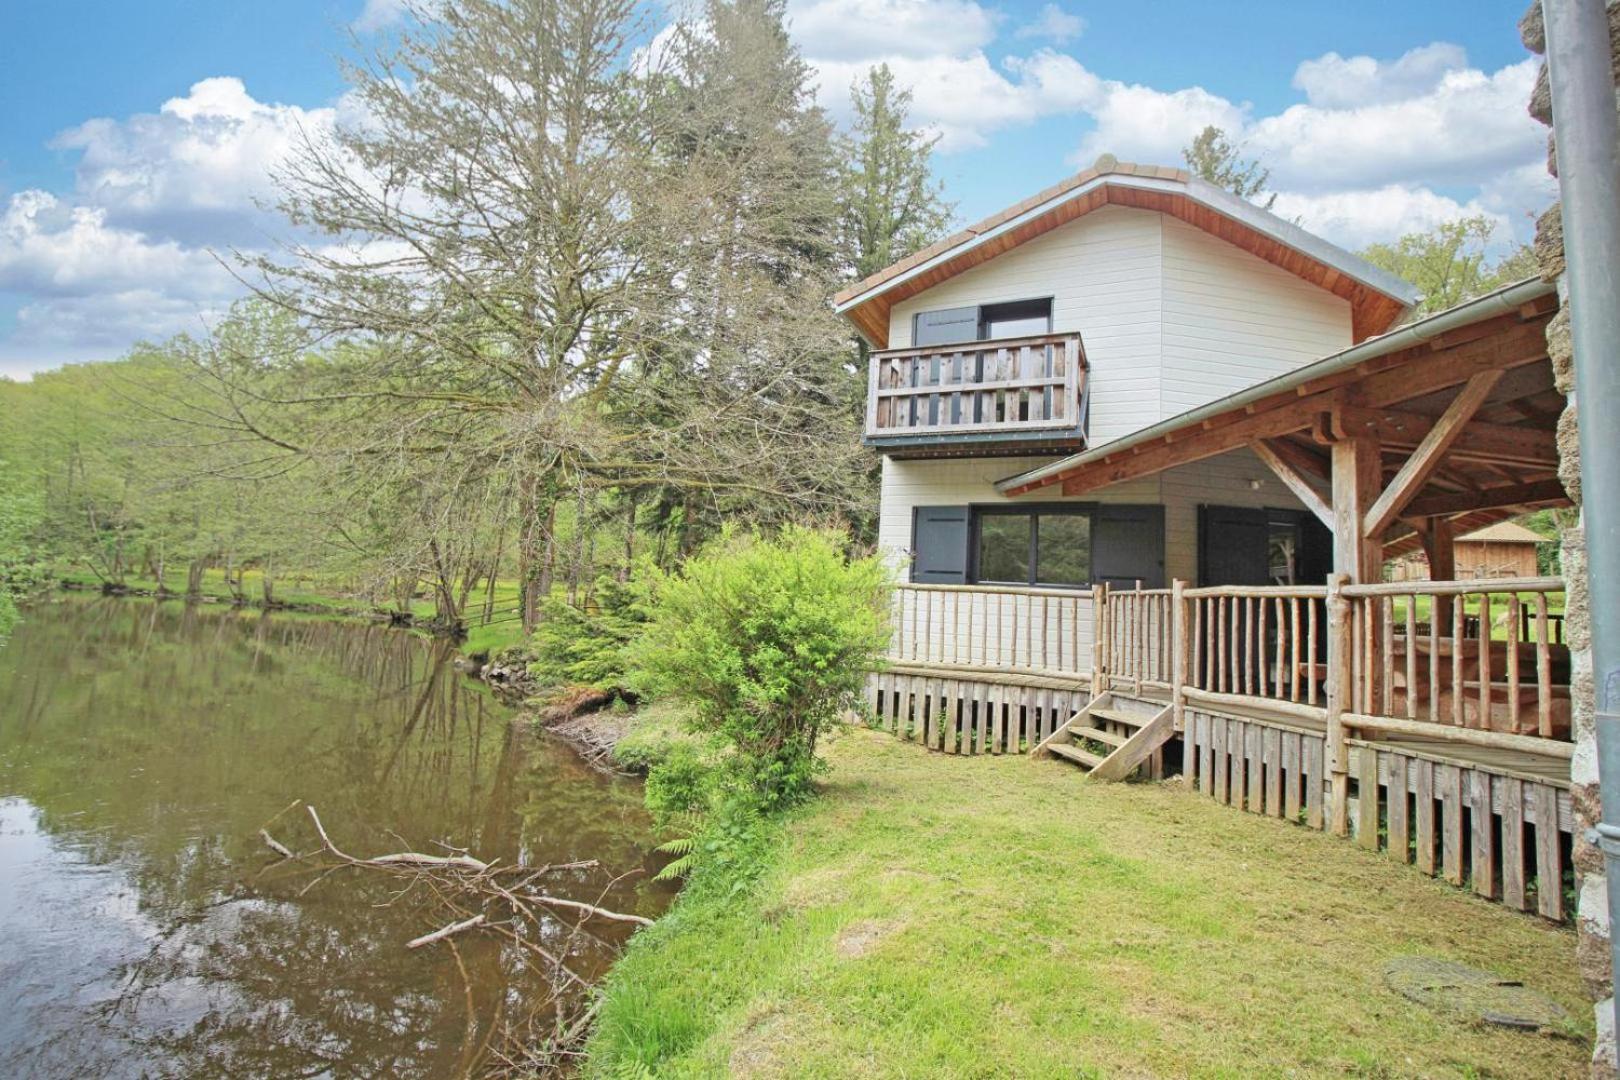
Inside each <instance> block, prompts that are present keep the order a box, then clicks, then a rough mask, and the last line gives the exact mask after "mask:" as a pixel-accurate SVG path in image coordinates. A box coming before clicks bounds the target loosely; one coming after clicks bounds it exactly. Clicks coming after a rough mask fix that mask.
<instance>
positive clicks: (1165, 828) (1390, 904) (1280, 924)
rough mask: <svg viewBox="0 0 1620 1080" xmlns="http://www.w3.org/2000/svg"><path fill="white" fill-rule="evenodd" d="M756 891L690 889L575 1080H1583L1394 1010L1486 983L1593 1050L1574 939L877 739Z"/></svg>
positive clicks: (1192, 804) (637, 959) (1079, 783)
mask: <svg viewBox="0 0 1620 1080" xmlns="http://www.w3.org/2000/svg"><path fill="white" fill-rule="evenodd" d="M827 756H828V757H829V759H830V760H831V762H832V765H833V771H832V773H831V774H830V776H829V778H828V782H827V785H826V790H825V792H824V793H823V795H822V797H821V798H820V799H818V800H817V801H816V803H815V804H814V805H812V806H810V807H808V808H806V809H804V810H802V811H800V812H798V813H797V814H796V815H795V816H794V817H793V819H792V820H791V821H790V822H789V823H788V825H787V827H786V828H785V829H784V830H783V831H782V832H781V834H780V836H779V837H778V838H777V839H776V840H775V841H774V842H773V848H772V853H771V856H770V858H769V859H768V863H767V868H766V870H765V872H764V874H763V876H762V877H761V878H760V879H759V880H758V882H757V883H756V884H754V885H752V886H746V887H739V888H738V889H737V890H736V891H735V892H730V891H728V890H726V889H724V888H716V887H713V886H712V885H711V887H708V888H697V887H694V888H693V889H692V890H690V891H689V893H688V894H687V895H684V896H683V897H682V898H681V900H680V901H679V902H678V903H677V905H676V907H675V909H674V910H673V911H672V912H671V913H670V914H669V915H668V916H666V917H665V918H664V919H663V920H661V921H660V922H659V923H658V925H657V926H655V927H653V928H652V929H650V930H647V931H645V932H643V933H642V934H640V935H639V936H638V937H637V939H636V940H635V942H634V944H633V945H632V947H631V949H630V951H629V953H628V954H627V955H626V957H625V959H624V960H623V961H622V962H621V963H620V964H619V966H618V967H617V968H616V969H615V971H614V973H613V975H612V977H611V980H610V982H609V985H608V987H607V989H606V992H605V1000H604V1002H603V1008H602V1012H601V1016H600V1025H599V1027H598V1030H597V1033H596V1036H595V1038H594V1040H593V1042H592V1044H591V1053H592V1056H591V1058H590V1062H589V1065H588V1067H587V1070H586V1072H587V1074H590V1075H600V1076H610V1077H612V1076H659V1077H666V1076H668V1077H684V1076H693V1077H697V1076H702V1077H708V1076H724V1075H735V1076H754V1077H794V1078H799V1077H850V1076H862V1077H869V1076H872V1077H880V1076H894V1077H921V1076H930V1077H931V1076H963V1077H966V1076H974V1077H990V1076H998V1077H999V1076H1005V1077H1043V1076H1054V1077H1056V1076H1063V1077H1093V1076H1096V1077H1102V1076H1125V1077H1142V1076H1218V1077H1252V1076H1297V1075H1312V1076H1314V1075H1353V1076H1466V1077H1486V1076H1495V1077H1559V1076H1571V1077H1573V1076H1585V1075H1586V1069H1587V1061H1588V1056H1589V1052H1590V1051H1589V1047H1588V1046H1587V1044H1586V1043H1584V1042H1582V1041H1580V1040H1578V1039H1571V1038H1555V1037H1550V1036H1540V1035H1525V1034H1520V1033H1513V1032H1508V1031H1505V1030H1501V1029H1492V1028H1484V1027H1476V1026H1471V1025H1468V1024H1465V1023H1461V1022H1458V1021H1455V1020H1451V1019H1448V1018H1446V1017H1443V1016H1440V1015H1437V1014H1435V1013H1433V1012H1430V1011H1429V1010H1427V1009H1425V1008H1424V1007H1422V1006H1419V1005H1417V1004H1415V1003H1412V1002H1409V1001H1407V1000H1406V999H1404V998H1401V997H1399V996H1397V995H1396V994H1394V993H1393V992H1392V991H1390V990H1388V989H1387V988H1386V987H1385V986H1384V983H1383V979H1382V969H1383V966H1384V964H1385V963H1386V962H1387V961H1388V960H1389V959H1391V958H1393V957H1397V956H1402V955H1407V954H1422V955H1430V956H1435V957H1440V958H1445V959H1451V960H1457V961H1461V962H1463V963H1467V964H1471V965H1475V966H1479V967H1484V968H1487V969H1489V970H1491V971H1494V972H1497V973H1499V974H1501V975H1504V976H1508V977H1511V978H1515V979H1520V980H1522V981H1523V982H1524V983H1526V984H1527V985H1528V986H1531V987H1533V988H1536V989H1539V990H1542V991H1544V992H1546V993H1548V994H1551V995H1552V996H1553V997H1554V998H1556V999H1557V1000H1558V1001H1559V1002H1561V1003H1562V1004H1563V1005H1564V1006H1565V1007H1566V1008H1567V1009H1569V1010H1570V1012H1571V1013H1572V1014H1573V1015H1574V1017H1575V1018H1576V1023H1577V1025H1578V1027H1579V1031H1580V1032H1581V1033H1583V1034H1585V1035H1588V1036H1589V1035H1590V1025H1591V1016H1592V1011H1591V1008H1590V1006H1589V1005H1588V1004H1587V1003H1586V1002H1585V1000H1584V999H1583V997H1582V994H1581V990H1580V986H1579V981H1578V978H1577V976H1576V972H1575V964H1574V948H1575V940H1574V935H1573V933H1572V932H1570V931H1568V930H1565V929H1560V928H1557V927H1554V926H1552V925H1549V924H1547V923H1545V922H1541V921H1538V920H1536V919H1534V918H1529V917H1526V916H1524V915H1519V914H1514V913H1510V912H1508V911H1506V910H1504V909H1502V908H1500V907H1498V906H1496V905H1493V904H1490V903H1487V902H1485V901H1481V900H1476V899H1474V898H1472V897H1470V896H1469V895H1467V894H1465V893H1463V892H1461V891H1458V890H1456V889H1453V888H1451V887H1449V886H1447V885H1444V884H1441V883H1439V882H1436V881H1433V880H1431V879H1429V878H1426V877H1424V876H1422V875H1420V874H1418V873H1417V872H1415V871H1413V870H1411V869H1409V868H1405V867H1400V866H1397V865H1395V864H1393V863H1392V862H1390V861H1389V859H1388V858H1387V857H1384V856H1381V855H1374V854H1370V853H1368V852H1364V851H1362V850H1360V849H1358V848H1356V847H1354V846H1352V845H1351V844H1349V843H1347V842H1345V841H1343V840H1340V839H1337V838H1335V837H1332V836H1325V835H1322V834H1320V833H1312V832H1308V831H1307V830H1305V829H1302V828H1299V827H1297V826H1290V825H1285V824H1283V823H1281V822H1277V821H1273V820H1270V819H1265V818H1260V817H1254V816H1250V815H1248V814H1243V813H1238V812H1235V811H1233V810H1231V809H1228V808H1223V807H1218V806H1216V804H1215V803H1214V802H1212V801H1210V800H1207V799H1202V798H1199V797H1197V796H1195V795H1192V794H1188V793H1186V792H1183V791H1182V790H1180V788H1179V785H1177V784H1175V783H1171V784H1162V785H1161V784H1102V783H1096V784H1093V783H1088V782H1086V781H1084V780H1083V779H1082V778H1081V774H1080V773H1079V772H1077V771H1076V770H1074V769H1071V768H1068V767H1065V766H1064V765H1062V764H1060V763H1057V762H1052V761H1045V762H1034V761H1030V760H1028V759H1027V758H1023V757H1018V758H1002V757H976V758H967V757H946V756H943V755H940V754H932V753H927V752H925V751H922V750H921V749H919V748H917V747H915V746H908V745H904V744H901V743H898V742H896V741H895V740H894V739H893V738H891V737H889V736H886V735H882V734H879V733H875V732H868V731H863V730H855V731H846V732H843V733H841V734H840V735H839V736H838V737H837V738H836V739H835V740H833V742H832V743H831V745H830V746H829V747H828V748H827Z"/></svg>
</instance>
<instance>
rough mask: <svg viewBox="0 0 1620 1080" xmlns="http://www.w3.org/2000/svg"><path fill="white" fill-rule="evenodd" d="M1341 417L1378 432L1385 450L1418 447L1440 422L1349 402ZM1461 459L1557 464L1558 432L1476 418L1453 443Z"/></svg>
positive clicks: (1355, 429)
mask: <svg viewBox="0 0 1620 1080" xmlns="http://www.w3.org/2000/svg"><path fill="white" fill-rule="evenodd" d="M1338 421H1339V423H1340V424H1341V425H1342V426H1343V427H1344V429H1345V431H1346V432H1347V433H1350V434H1365V435H1376V436H1377V437H1378V438H1379V440H1380V441H1381V442H1382V443H1383V446H1384V449H1386V450H1412V449H1415V448H1416V447H1417V446H1418V445H1419V444H1420V443H1422V441H1423V440H1424V438H1425V437H1427V436H1428V434H1429V433H1430V432H1431V431H1432V430H1433V429H1434V427H1435V425H1436V424H1437V423H1438V422H1439V419H1438V418H1437V417H1433V416H1427V415H1425V414H1423V413H1413V412H1403V411H1401V410H1398V409H1368V408H1364V407H1361V406H1357V405H1346V406H1344V407H1343V408H1341V409H1340V410H1339V413H1338ZM1451 454H1452V457H1454V458H1456V459H1457V460H1459V461H1464V460H1467V461H1480V462H1502V463H1507V464H1512V463H1521V464H1525V465H1541V466H1549V467H1552V468H1557V466H1558V440H1557V434H1556V433H1555V432H1553V431H1551V430H1548V429H1546V428H1531V427H1520V426H1518V425H1514V424H1487V423H1485V422H1483V421H1480V420H1474V421H1472V422H1471V423H1469V424H1468V426H1467V427H1466V428H1465V429H1464V430H1463V431H1462V432H1460V433H1459V434H1458V436H1457V438H1456V440H1455V442H1453V444H1452V447H1451Z"/></svg>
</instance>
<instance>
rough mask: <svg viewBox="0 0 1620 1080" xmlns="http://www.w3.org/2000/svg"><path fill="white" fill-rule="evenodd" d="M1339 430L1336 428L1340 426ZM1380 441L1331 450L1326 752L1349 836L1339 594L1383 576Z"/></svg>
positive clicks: (1347, 442)
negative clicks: (1378, 523)
mask: <svg viewBox="0 0 1620 1080" xmlns="http://www.w3.org/2000/svg"><path fill="white" fill-rule="evenodd" d="M1335 426H1337V425H1335ZM1379 453H1380V446H1379V443H1378V440H1377V439H1376V438H1373V437H1371V436H1367V435H1353V436H1348V437H1343V438H1340V439H1338V440H1337V441H1335V442H1334V443H1333V446H1332V458H1333V576H1332V578H1331V579H1329V582H1328V596H1327V616H1328V692H1327V712H1328V716H1327V750H1328V759H1329V761H1328V771H1329V772H1330V773H1331V774H1332V778H1333V781H1332V783H1333V793H1332V794H1333V806H1332V811H1333V816H1332V817H1333V831H1334V832H1335V833H1337V834H1338V835H1340V836H1345V835H1347V834H1348V833H1349V831H1350V748H1349V746H1348V745H1346V742H1345V732H1344V714H1345V713H1346V712H1353V711H1355V710H1354V708H1353V705H1354V702H1355V692H1356V689H1357V687H1356V686H1355V685H1354V683H1353V678H1354V671H1353V664H1352V661H1351V657H1352V655H1353V648H1352V644H1351V634H1352V626H1351V620H1350V602H1349V600H1348V599H1347V598H1346V597H1345V596H1344V595H1343V594H1342V593H1341V592H1340V591H1339V590H1340V589H1341V588H1343V586H1344V585H1345V584H1346V583H1347V582H1354V583H1356V584H1358V585H1366V584H1371V583H1373V582H1376V581H1378V580H1380V579H1381V578H1382V577H1383V574H1384V544H1383V540H1382V538H1381V533H1382V530H1381V529H1380V530H1379V532H1378V533H1377V534H1374V535H1371V536H1369V535H1367V532H1368V530H1367V526H1368V524H1369V522H1368V511H1369V510H1370V509H1372V507H1373V505H1374V504H1375V503H1376V502H1377V501H1378V498H1379V493H1380V491H1381V489H1382V488H1383V486H1384V475H1383V466H1382V463H1381V461H1380V458H1379ZM1374 638H1376V635H1369V642H1368V645H1367V648H1366V650H1365V654H1364V655H1363V657H1362V663H1361V677H1362V678H1363V679H1366V680H1369V685H1368V686H1366V687H1364V688H1362V689H1363V691H1364V692H1365V693H1367V694H1369V695H1370V700H1374V701H1376V700H1378V694H1377V691H1376V688H1375V687H1373V686H1372V685H1371V684H1370V681H1371V680H1372V679H1374V678H1375V677H1376V673H1377V672H1378V671H1379V665H1378V660H1377V657H1376V655H1375V654H1374V652H1373V650H1374V649H1376V648H1377V644H1378V643H1377V642H1376V640H1372V639H1374Z"/></svg>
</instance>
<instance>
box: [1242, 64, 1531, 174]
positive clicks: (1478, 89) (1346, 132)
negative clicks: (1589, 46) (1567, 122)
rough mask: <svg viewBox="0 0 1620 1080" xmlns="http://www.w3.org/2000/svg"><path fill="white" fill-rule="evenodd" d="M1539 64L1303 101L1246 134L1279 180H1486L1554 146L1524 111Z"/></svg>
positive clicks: (1459, 72)
mask: <svg viewBox="0 0 1620 1080" xmlns="http://www.w3.org/2000/svg"><path fill="white" fill-rule="evenodd" d="M1536 63H1537V62H1536V61H1534V60H1525V61H1523V62H1521V63H1518V64H1512V65H1509V66H1507V67H1504V68H1502V69H1501V70H1499V71H1496V72H1494V73H1491V74H1487V73H1485V72H1483V71H1480V70H1478V69H1473V68H1469V69H1465V70H1453V71H1448V72H1446V73H1445V74H1444V75H1442V76H1441V77H1440V79H1439V81H1438V82H1437V83H1436V84H1435V85H1434V86H1433V87H1432V88H1431V89H1430V90H1428V91H1427V92H1425V93H1423V94H1420V95H1418V96H1415V97H1407V98H1404V99H1402V100H1398V101H1386V102H1369V103H1360V104H1355V105H1348V106H1343V107H1337V108H1325V107H1322V106H1319V105H1311V104H1306V105H1294V106H1291V107H1290V108H1287V109H1285V110H1283V111H1282V112H1281V113H1279V114H1277V115H1276V116H1268V117H1264V118H1262V119H1260V120H1258V121H1256V122H1255V124H1254V125H1253V126H1252V128H1250V129H1249V130H1247V131H1246V132H1244V133H1243V134H1244V137H1245V138H1246V140H1247V142H1248V144H1249V146H1250V148H1251V150H1252V151H1254V152H1257V153H1259V154H1261V155H1262V156H1264V157H1265V158H1266V160H1267V161H1268V163H1269V164H1270V165H1271V167H1272V170H1273V177H1274V179H1275V180H1276V182H1277V183H1278V184H1279V185H1284V184H1286V185H1289V186H1298V187H1301V188H1304V189H1308V190H1313V191H1324V190H1332V189H1334V188H1344V187H1363V188H1364V187H1377V186H1381V185H1383V184H1387V183H1399V182H1403V181H1406V182H1409V181H1412V180H1420V181H1422V182H1426V183H1432V184H1448V183H1470V182H1473V183H1477V182H1479V180H1480V178H1481V177H1484V176H1488V175H1491V174H1493V173H1497V172H1501V171H1503V170H1505V169H1511V168H1514V167H1516V166H1519V165H1523V164H1526V163H1527V160H1528V159H1533V158H1539V157H1541V156H1542V155H1543V154H1544V153H1545V145H1546V138H1547V136H1546V129H1545V128H1543V127H1541V125H1539V124H1538V123H1536V121H1535V120H1533V119H1531V118H1530V116H1529V115H1528V114H1527V113H1526V112H1525V103H1526V102H1527V101H1528V100H1529V99H1530V91H1531V88H1532V87H1533V86H1534V85H1535V79H1536Z"/></svg>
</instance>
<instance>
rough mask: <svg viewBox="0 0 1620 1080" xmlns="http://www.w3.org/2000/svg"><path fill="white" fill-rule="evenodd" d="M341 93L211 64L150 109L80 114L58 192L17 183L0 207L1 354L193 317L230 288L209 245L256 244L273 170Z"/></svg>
mask: <svg viewBox="0 0 1620 1080" xmlns="http://www.w3.org/2000/svg"><path fill="white" fill-rule="evenodd" d="M349 111H350V107H349V106H348V105H346V104H345V103H342V102H340V103H339V104H338V105H335V106H332V107H324V108H301V107H299V106H295V105H281V104H274V103H267V102H261V101H258V100H256V99H255V98H254V97H253V96H252V95H251V94H249V93H248V91H247V88H246V87H245V86H244V85H243V83H242V81H241V80H240V79H236V78H211V79H204V80H202V81H200V82H198V83H196V84H194V85H193V86H192V87H191V89H190V90H189V91H188V92H187V93H186V94H185V95H183V96H180V97H176V98H172V99H170V100H169V101H166V102H164V103H163V104H162V106H161V107H160V108H159V109H158V110H157V111H156V112H154V113H138V114H135V115H133V116H129V117H126V118H122V119H112V118H98V119H93V120H88V121H86V122H84V123H82V124H79V125H78V126H76V127H73V128H71V129H69V130H67V131H64V132H63V133H61V134H60V135H59V136H58V137H57V138H56V139H55V140H53V142H52V145H53V146H54V147H55V148H57V149H61V150H69V151H75V152H77V154H78V161H77V163H76V166H75V169H74V183H73V188H72V191H71V192H70V193H64V194H54V193H50V192H45V191H38V190H28V191H22V192H18V193H16V194H14V195H12V196H11V197H10V199H9V200H8V201H7V202H6V203H5V204H4V206H3V207H0V290H4V291H6V292H10V293H13V294H16V295H18V296H20V297H22V298H23V299H22V302H21V304H20V306H19V307H18V308H17V310H16V312H15V319H14V325H13V326H12V327H11V328H10V329H9V333H8V334H7V336H6V338H5V340H4V341H3V342H0V368H4V369H7V370H11V369H14V368H15V367H16V365H18V364H24V363H26V364H29V365H31V366H35V367H37V366H40V365H41V364H42V363H46V362H61V361H64V360H79V359H107V358H110V357H112V356H116V355H117V354H118V353H120V352H122V351H123V350H124V349H126V348H128V347H129V346H130V345H131V344H133V343H134V342H135V341H137V340H141V339H152V338H163V337H167V336H170V335H172V334H175V333H179V332H181V331H196V330H198V329H200V328H201V326H202V325H203V322H204V320H206V319H208V318H210V317H212V316H214V315H217V314H218V313H219V312H221V311H223V309H224V308H225V307H226V306H228V305H229V303H230V301H231V300H232V299H234V298H235V297H236V296H238V295H240V292H241V288H240V285H239V283H238V282H237V281H236V280H235V279H234V278H233V277H232V276H231V274H230V273H229V272H228V271H227V270H226V269H225V268H224V267H222V266H221V265H220V263H219V261H218V259H217V258H216V257H215V255H214V254H213V252H214V251H224V250H228V249H230V248H233V247H238V248H242V249H246V250H252V249H262V248H264V247H267V246H269V244H270V242H271V241H270V237H271V236H272V235H275V234H278V233H282V232H284V226H283V225H282V223H281V221H280V219H279V217H278V216H277V215H276V214H275V213H274V211H272V210H268V209H264V208H263V205H264V204H266V203H267V202H268V201H269V200H270V199H271V198H272V197H273V194H274V187H273V181H272V173H273V171H274V170H275V168H276V167H277V166H278V165H279V164H281V163H282V162H283V161H284V160H285V159H286V157H287V155H288V154H290V153H291V152H292V151H293V149H294V147H295V146H296V145H297V144H298V142H299V140H300V139H302V138H305V137H314V138H321V137H324V136H325V135H326V134H327V133H329V132H330V131H331V130H332V128H333V126H334V125H335V124H336V123H338V122H339V121H340V120H343V119H348V118H349V117H348V115H347V114H348V112H349Z"/></svg>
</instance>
